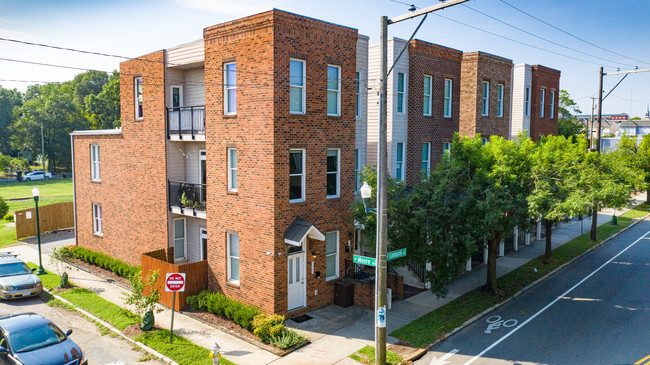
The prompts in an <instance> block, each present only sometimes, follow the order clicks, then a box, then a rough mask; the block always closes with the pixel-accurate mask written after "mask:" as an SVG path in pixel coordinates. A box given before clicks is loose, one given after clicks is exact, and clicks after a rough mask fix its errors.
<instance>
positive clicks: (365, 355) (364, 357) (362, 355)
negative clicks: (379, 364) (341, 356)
mask: <svg viewBox="0 0 650 365" xmlns="http://www.w3.org/2000/svg"><path fill="white" fill-rule="evenodd" d="M349 357H350V358H351V359H352V360H355V361H358V362H360V363H362V364H374V363H375V348H374V347H373V346H366V347H364V348H362V349H361V350H359V351H357V352H355V353H354V354H352V355H350V356H349ZM401 361H402V357H400V356H399V355H397V354H396V353H393V352H390V351H386V364H388V365H396V364H399V363H400V362H401Z"/></svg>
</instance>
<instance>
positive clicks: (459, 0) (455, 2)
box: [388, 0, 469, 25]
mask: <svg viewBox="0 0 650 365" xmlns="http://www.w3.org/2000/svg"><path fill="white" fill-rule="evenodd" d="M466 1H469V0H449V1H447V2H444V3H441V4H437V5H431V6H428V7H426V8H423V9H420V10H416V11H414V12H411V13H408V14H404V15H399V16H396V17H394V18H392V19H388V25H390V24H395V23H399V22H401V21H404V20H407V19H411V18H415V17H418V16H420V15H424V14H428V13H431V12H434V11H436V10H440V9H444V8H448V7H450V6H454V5H458V4H462V3H464V2H466Z"/></svg>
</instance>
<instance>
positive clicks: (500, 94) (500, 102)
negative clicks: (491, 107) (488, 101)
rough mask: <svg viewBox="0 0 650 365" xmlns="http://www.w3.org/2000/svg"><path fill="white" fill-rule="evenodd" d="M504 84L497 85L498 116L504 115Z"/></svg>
mask: <svg viewBox="0 0 650 365" xmlns="http://www.w3.org/2000/svg"><path fill="white" fill-rule="evenodd" d="M503 90H504V86H503V84H499V85H498V86H497V94H498V95H497V117H503Z"/></svg>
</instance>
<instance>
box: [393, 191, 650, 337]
mask: <svg viewBox="0 0 650 365" xmlns="http://www.w3.org/2000/svg"><path fill="white" fill-rule="evenodd" d="M648 212H650V206H648V205H646V204H642V205H639V206H637V207H636V208H634V209H632V210H630V211H628V212H627V213H625V214H623V215H622V216H620V217H618V225H616V226H612V225H609V224H604V225H602V226H600V227H598V230H597V235H596V238H597V240H596V241H592V240H590V239H589V232H587V233H585V234H583V235H582V236H578V237H576V238H574V239H572V240H570V241H569V242H567V243H565V244H563V245H562V246H560V247H558V248H556V249H555V250H553V258H554V259H556V260H557V261H554V262H552V263H549V264H545V263H543V262H542V258H543V257H538V258H536V259H534V260H532V261H530V262H528V263H527V264H525V265H523V266H521V267H519V268H518V269H516V270H513V271H511V272H509V273H508V274H506V275H504V276H502V277H500V278H499V279H498V285H499V288H501V289H503V290H504V291H505V292H506V295H505V296H494V295H490V294H487V293H485V292H482V291H480V290H479V289H474V290H472V291H470V292H468V293H466V294H464V295H462V296H460V297H459V298H457V299H455V300H453V301H451V302H449V303H447V304H445V305H443V306H442V307H440V308H438V309H435V310H433V311H431V312H429V313H427V314H425V315H424V316H422V317H420V318H418V319H416V320H415V321H413V322H411V323H409V324H407V325H405V326H403V327H401V328H399V329H397V330H395V331H393V332H392V333H391V336H394V337H397V338H399V339H401V340H403V341H406V342H408V343H410V344H411V345H413V346H417V347H425V346H427V345H429V344H431V343H433V342H435V341H436V340H438V339H441V338H442V337H443V336H444V335H445V334H446V333H449V332H451V331H452V330H453V329H455V328H457V327H459V326H460V325H461V324H463V323H464V322H465V321H467V320H469V319H470V318H472V317H474V316H476V315H477V314H479V313H481V312H483V311H485V310H486V309H488V308H490V307H492V306H494V305H495V304H498V303H500V302H503V301H505V300H506V299H508V298H510V297H511V296H512V295H513V294H515V293H516V292H518V291H519V290H521V289H523V288H525V287H526V286H527V285H529V284H531V283H532V282H534V281H535V280H537V279H539V278H541V277H543V276H544V275H546V274H548V273H549V272H551V271H553V270H555V269H556V268H558V267H559V266H561V265H562V264H564V263H566V262H568V261H569V260H571V259H573V258H574V257H576V256H579V255H581V254H582V253H584V252H585V251H587V250H589V249H590V248H592V247H594V246H596V245H597V244H599V243H601V242H602V241H603V240H605V239H607V238H608V237H610V236H611V235H613V234H615V233H617V232H619V231H621V230H622V229H624V228H625V227H627V226H629V225H630V224H631V223H632V222H633V220H634V219H637V218H641V217H643V216H645V215H646V214H648ZM535 270H537V271H535Z"/></svg>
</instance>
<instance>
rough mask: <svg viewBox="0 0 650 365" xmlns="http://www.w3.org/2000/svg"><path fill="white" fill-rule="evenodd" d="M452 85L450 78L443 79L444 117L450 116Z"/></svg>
mask: <svg viewBox="0 0 650 365" xmlns="http://www.w3.org/2000/svg"><path fill="white" fill-rule="evenodd" d="M452 86H453V80H452V79H445V95H444V103H445V105H444V117H445V118H451V88H452Z"/></svg>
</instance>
